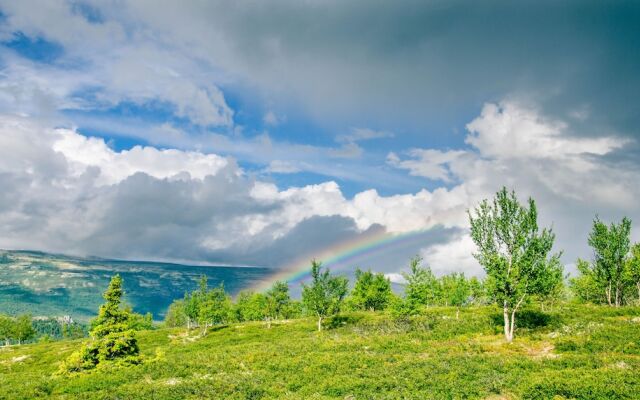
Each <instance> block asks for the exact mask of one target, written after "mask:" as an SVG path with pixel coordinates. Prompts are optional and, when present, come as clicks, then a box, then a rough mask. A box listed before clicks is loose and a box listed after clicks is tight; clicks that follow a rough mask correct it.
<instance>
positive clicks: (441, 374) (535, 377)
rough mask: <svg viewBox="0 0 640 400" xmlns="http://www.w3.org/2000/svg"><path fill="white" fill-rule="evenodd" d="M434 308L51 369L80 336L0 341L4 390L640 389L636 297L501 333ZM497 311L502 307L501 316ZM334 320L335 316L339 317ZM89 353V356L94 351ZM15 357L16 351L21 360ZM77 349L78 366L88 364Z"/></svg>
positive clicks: (219, 338)
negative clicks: (122, 361)
mask: <svg viewBox="0 0 640 400" xmlns="http://www.w3.org/2000/svg"><path fill="white" fill-rule="evenodd" d="M455 313H456V308H455V307H435V306H434V307H429V308H428V309H426V310H425V311H424V313H422V314H421V315H417V316H413V317H399V318H395V317H393V316H392V315H390V314H389V313H386V312H376V313H370V312H348V313H347V312H343V313H341V314H340V316H339V318H329V319H328V321H327V325H332V326H333V329H332V330H331V331H330V332H331V334H326V335H316V334H312V331H313V330H314V328H315V322H316V321H315V319H301V320H296V321H291V322H289V323H286V324H278V325H275V326H274V327H273V328H272V329H264V323H263V322H257V323H253V322H243V323H242V324H239V325H237V326H236V325H233V324H232V325H230V326H228V327H226V328H222V329H219V330H216V331H212V332H210V333H209V334H208V335H207V336H204V337H200V336H198V337H194V336H188V337H185V336H184V331H183V330H178V329H157V330H151V331H142V332H139V333H137V338H138V341H139V344H140V349H141V354H142V355H143V356H144V358H145V360H153V362H152V361H149V362H145V363H143V364H140V365H132V366H130V367H127V368H111V366H112V365H114V364H117V363H118V361H114V362H109V363H101V364H98V365H97V366H96V367H95V368H93V369H92V372H91V373H90V374H84V373H83V374H66V375H62V376H61V375H55V374H54V372H55V370H56V363H57V362H58V360H59V359H60V358H66V357H68V356H69V355H70V354H71V353H72V352H73V350H74V349H75V348H76V347H77V345H78V343H79V342H78V341H59V342H52V343H43V344H30V345H27V346H16V347H13V348H11V349H5V350H4V351H0V376H2V385H0V398H3V399H4V398H6V399H16V400H20V399H37V398H46V399H52V400H63V399H87V400H92V399H139V400H151V399H156V400H162V399H183V398H184V399H209V398H212V399H247V398H253V399H256V398H257V399H265V400H266V399H292V400H298V399H299V400H301V399H333V398H337V399H500V398H505V399H530V398H539V399H553V398H554V396H555V398H562V397H564V398H565V399H633V398H637V397H638V396H637V388H638V387H639V386H640V375H639V374H638V372H637V371H638V370H640V358H639V357H638V356H639V355H640V345H638V343H640V329H638V327H639V326H640V325H639V324H640V323H639V322H634V321H639V320H640V308H633V307H620V308H611V307H602V306H591V305H579V304H566V303H565V304H560V305H559V306H558V307H556V308H555V309H554V311H553V312H545V313H542V312H540V311H539V309H537V308H532V306H531V305H530V306H527V307H524V308H523V310H522V314H520V319H521V321H520V320H519V321H520V322H519V327H518V329H519V333H518V338H519V340H518V341H517V342H515V343H512V344H506V343H502V341H501V340H500V331H499V327H496V325H499V324H500V318H499V316H500V314H501V313H500V310H499V309H498V308H496V307H493V306H492V307H478V306H469V307H461V308H460V318H459V319H455V318H454V316H455ZM496 314H497V315H498V318H497V319H495V317H496ZM334 320H335V321H334ZM87 352H88V353H89V354H88V355H87V356H86V357H84V360H91V359H92V358H93V357H92V356H91V354H90V353H91V351H90V349H89V350H88V351H87ZM18 360H19V361H18ZM82 361H83V357H82V355H81V354H78V359H77V362H78V364H79V366H78V369H79V370H85V369H86V368H87V365H84V366H83V365H82Z"/></svg>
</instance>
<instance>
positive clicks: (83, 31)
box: [0, 1, 234, 127]
mask: <svg viewBox="0 0 640 400" xmlns="http://www.w3.org/2000/svg"><path fill="white" fill-rule="evenodd" d="M1 8H2V12H3V15H4V16H5V17H6V20H5V24H3V27H2V29H1V30H0V35H1V36H3V37H11V36H12V35H13V34H14V33H15V32H21V33H22V34H25V35H27V36H29V37H31V38H40V37H42V38H45V39H47V40H49V41H51V42H54V43H56V44H58V45H60V46H62V48H63V52H62V54H61V56H60V57H61V58H62V60H60V61H58V62H56V63H55V64H54V65H46V64H44V65H40V64H38V65H35V64H33V63H29V62H27V61H24V60H21V59H19V58H17V57H15V56H14V55H13V54H12V53H11V52H8V51H4V52H3V54H2V57H3V58H4V59H8V60H11V62H10V63H8V65H9V67H8V68H5V69H4V71H3V72H4V82H3V83H2V84H1V85H0V87H2V88H3V89H4V92H5V93H6V94H8V95H10V96H12V97H14V98H16V99H19V101H24V98H23V95H24V94H25V93H26V94H28V95H29V96H31V97H34V96H35V97H38V98H44V97H46V100H47V102H49V103H51V104H49V105H47V106H48V107H50V108H51V107H52V108H54V109H57V108H63V107H65V108H68V107H70V108H80V109H82V108H98V109H99V108H103V107H106V106H115V105H117V104H119V103H122V102H125V101H126V102H132V103H136V104H139V105H154V103H155V102H159V103H168V104H170V105H171V106H172V107H173V109H174V110H173V112H174V114H175V115H176V116H178V117H182V118H186V119H188V120H190V121H191V122H192V123H193V124H195V125H201V126H222V127H229V126H231V125H232V124H233V114H234V113H233V110H231V108H230V107H229V106H228V105H227V103H226V100H225V98H224V94H223V92H222V91H221V90H220V89H219V87H218V85H217V81H216V80H215V79H212V77H211V76H205V75H204V74H203V73H202V72H203V60H202V59H198V57H197V55H196V54H193V53H185V52H183V51H181V50H180V49H177V48H175V44H174V45H173V46H172V45H169V44H168V42H166V41H162V40H159V39H160V38H158V37H156V36H155V35H154V33H152V32H150V31H148V30H145V29H144V28H142V27H141V26H140V25H137V26H136V28H133V27H132V26H126V25H127V23H126V21H123V20H115V19H108V20H105V21H103V22H101V23H92V22H89V21H87V19H86V18H85V17H84V16H83V15H81V14H80V13H78V12H76V11H75V10H74V7H73V6H72V4H70V3H66V2H52V3H48V4H47V5H43V4H37V3H32V2H29V1H24V2H2V4H1ZM208 67H211V66H210V65H208ZM210 69H211V70H213V69H214V68H213V67H211V68H210ZM219 76H220V77H221V79H222V74H219ZM19 82H24V85H23V84H19V85H17V84H18V83H19ZM83 93H84V95H83ZM87 93H93V94H94V97H91V96H88V97H89V98H83V97H87V96H86V94H87ZM26 106H27V107H31V104H29V103H27V104H26Z"/></svg>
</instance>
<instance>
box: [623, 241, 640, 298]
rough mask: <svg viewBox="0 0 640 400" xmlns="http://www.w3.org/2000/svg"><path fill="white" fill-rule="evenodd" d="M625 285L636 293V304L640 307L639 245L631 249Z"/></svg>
mask: <svg viewBox="0 0 640 400" xmlns="http://www.w3.org/2000/svg"><path fill="white" fill-rule="evenodd" d="M625 283H626V284H627V286H631V287H632V288H633V289H635V290H636V291H637V293H635V295H636V296H637V297H636V303H637V304H639V305H640V243H636V244H634V245H633V246H632V247H631V252H630V255H629V258H628V259H627V264H626V271H625ZM629 297H631V296H629Z"/></svg>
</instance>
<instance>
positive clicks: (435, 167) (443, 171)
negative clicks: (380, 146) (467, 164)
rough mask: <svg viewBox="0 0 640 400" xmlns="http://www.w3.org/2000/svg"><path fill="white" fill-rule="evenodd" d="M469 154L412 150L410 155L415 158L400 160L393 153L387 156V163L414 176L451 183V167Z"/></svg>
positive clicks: (463, 152) (460, 151)
mask: <svg viewBox="0 0 640 400" xmlns="http://www.w3.org/2000/svg"><path fill="white" fill-rule="evenodd" d="M465 154H467V153H466V152H465V151H462V150H457V151H440V150H434V149H412V150H410V151H409V152H408V155H409V156H411V157H413V158H412V159H409V160H400V158H399V157H398V155H396V154H395V153H393V152H391V153H389V154H388V155H387V163H388V164H389V165H392V166H394V167H396V168H401V169H406V170H409V173H410V174H411V175H413V176H422V177H425V178H429V179H433V180H439V181H443V182H447V183H448V182H451V180H452V173H451V171H450V170H449V165H450V164H451V163H453V162H455V161H456V160H457V159H458V158H460V157H462V156H464V155H465Z"/></svg>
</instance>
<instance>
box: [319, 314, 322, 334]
mask: <svg viewBox="0 0 640 400" xmlns="http://www.w3.org/2000/svg"><path fill="white" fill-rule="evenodd" d="M320 331H322V317H318V332H320Z"/></svg>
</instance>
